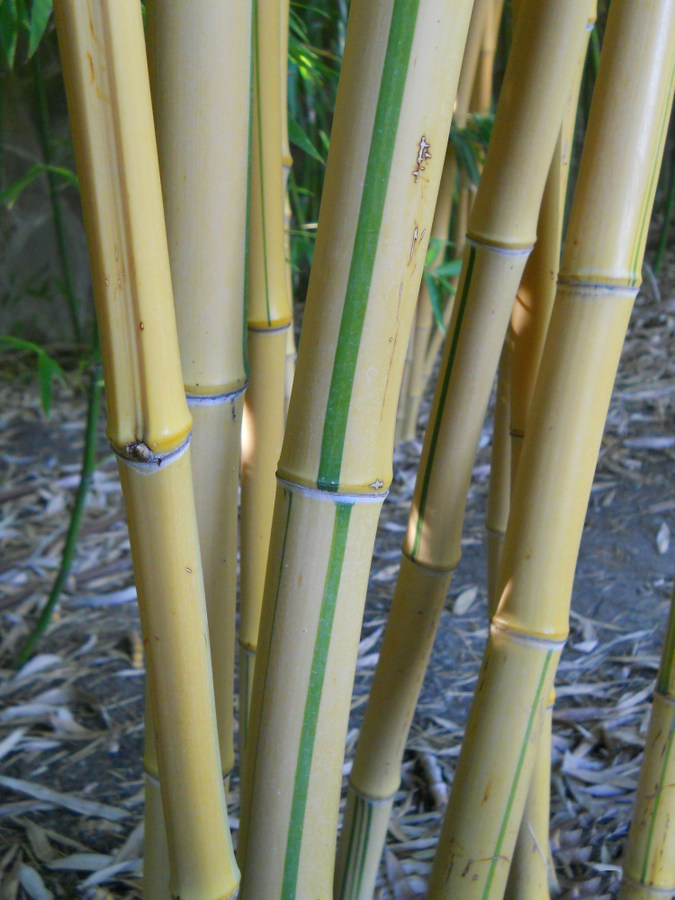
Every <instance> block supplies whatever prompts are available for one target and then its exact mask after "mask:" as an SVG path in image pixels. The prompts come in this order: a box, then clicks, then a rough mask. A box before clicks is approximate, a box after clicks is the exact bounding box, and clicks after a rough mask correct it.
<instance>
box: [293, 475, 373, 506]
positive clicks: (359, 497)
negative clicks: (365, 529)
mask: <svg viewBox="0 0 675 900" xmlns="http://www.w3.org/2000/svg"><path fill="white" fill-rule="evenodd" d="M277 481H278V482H279V484H281V485H283V486H284V487H285V488H288V490H290V491H294V492H295V493H296V494H307V495H308V496H310V497H315V498H316V499H317V500H327V501H329V502H331V503H348V504H354V503H382V502H383V501H384V500H385V498H386V496H387V494H388V493H389V488H385V486H384V482H383V481H374V482H373V483H372V484H369V485H368V487H369V488H373V489H374V490H377V491H379V493H377V494H370V493H366V492H365V491H364V492H363V493H357V492H356V491H352V492H349V491H338V490H335V489H332V486H331V488H329V487H323V486H322V485H320V484H319V485H314V486H311V487H310V486H309V485H306V484H300V483H298V482H297V481H290V480H289V479H287V478H284V476H283V475H281V474H280V473H279V472H277ZM383 488H384V490H383Z"/></svg>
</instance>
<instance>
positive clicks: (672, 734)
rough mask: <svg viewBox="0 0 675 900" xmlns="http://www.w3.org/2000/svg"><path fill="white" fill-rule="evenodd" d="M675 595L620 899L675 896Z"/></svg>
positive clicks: (674, 596) (657, 682)
mask: <svg viewBox="0 0 675 900" xmlns="http://www.w3.org/2000/svg"><path fill="white" fill-rule="evenodd" d="M673 785H675V591H674V592H673V599H672V600H671V604H670V615H669V618H668V626H667V628H666V639H665V642H664V645H663V653H662V654H661V665H660V667H659V674H658V677H657V679H656V688H655V690H654V701H653V707H652V715H651V719H650V721H649V729H648V731H647V737H646V739H645V754H644V758H643V761H642V766H641V768H640V780H639V782H638V788H637V795H636V799H635V809H634V811H633V818H632V821H631V827H630V832H629V834H628V845H627V848H626V855H625V863H624V866H623V879H622V881H621V887H620V889H619V894H618V898H619V900H651V898H654V897H663V896H665V895H672V894H673V893H675V830H674V829H673V822H674V821H675V792H674V791H673Z"/></svg>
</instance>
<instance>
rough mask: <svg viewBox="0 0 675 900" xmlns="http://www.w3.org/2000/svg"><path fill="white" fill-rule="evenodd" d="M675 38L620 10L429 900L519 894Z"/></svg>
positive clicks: (645, 8)
mask: <svg viewBox="0 0 675 900" xmlns="http://www.w3.org/2000/svg"><path fill="white" fill-rule="evenodd" d="M674 41H675V6H673V4H672V2H668V0H650V2H648V3H643V4H640V5H639V7H638V6H637V5H636V4H634V3H632V2H630V0H615V2H614V3H613V4H612V7H611V10H610V14H609V19H608V23H607V31H606V33H605V49H604V51H603V56H602V61H601V66H600V73H599V77H598V82H597V85H596V88H595V95H594V98H593V106H592V109H591V116H590V121H589V128H588V133H587V136H586V143H585V146H584V153H583V157H582V161H581V169H580V173H579V180H578V183H577V190H576V194H575V200H574V203H573V207H572V213H571V218H570V224H569V226H568V234H567V238H566V241H565V250H564V252H563V258H562V263H561V274H560V279H559V286H558V292H557V297H556V301H555V304H554V309H553V314H552V317H551V323H550V326H549V334H548V337H547V341H546V347H545V351H544V355H543V360H542V365H541V369H540V373H539V378H538V380H537V387H536V389H535V395H534V399H533V403H532V409H531V412H530V420H529V426H528V431H527V434H526V436H525V440H524V443H523V449H522V453H521V460H520V464H519V467H518V475H517V478H516V483H515V485H514V492H513V501H512V508H511V515H510V517H509V525H508V529H507V534H506V541H505V545H504V554H503V559H502V567H501V571H500V584H501V591H500V594H501V596H500V602H499V606H498V610H497V613H496V615H495V617H494V619H493V624H492V628H491V634H490V637H489V641H488V647H487V649H486V654H485V657H484V663H483V668H482V670H481V675H480V677H479V683H478V688H477V691H476V694H475V697H474V703H473V706H472V709H471V713H470V716H469V721H468V724H467V731H466V737H465V741H464V744H463V747H462V752H461V753H460V757H459V761H458V766H457V771H456V774H455V780H454V783H453V788H452V792H451V795H450V800H449V804H448V809H447V812H446V816H445V821H444V825H443V831H442V835H441V840H440V843H439V850H438V852H437V855H436V860H435V862H434V867H433V869H432V874H431V880H430V885H429V893H428V896H429V898H430V900H439V898H446V897H450V896H452V897H453V898H461V900H464V898H466V897H470V898H474V897H476V898H478V897H480V898H486V897H488V896H494V897H499V896H501V895H502V893H503V890H504V886H505V882H506V877H507V874H508V870H509V866H510V862H511V857H512V853H513V847H514V844H515V840H516V835H517V832H518V828H519V825H520V821H521V818H522V811H523V808H524V805H525V799H526V794H527V790H528V786H529V783H530V776H531V772H532V767H533V761H534V750H535V748H536V746H537V740H536V738H537V735H538V734H539V732H540V730H541V721H542V717H543V714H544V710H545V707H546V705H547V703H548V698H549V695H550V691H551V686H552V682H553V676H554V671H555V667H556V664H557V660H558V658H559V655H560V652H561V649H562V646H563V643H564V640H565V638H566V635H567V631H568V617H569V599H570V594H571V587H572V581H573V577H574V567H575V562H576V556H577V553H578V547H579V541H580V537H581V532H582V529H583V523H584V517H585V511H586V506H587V503H588V497H589V493H590V487H591V483H592V478H593V472H594V468H595V462H596V458H597V451H598V448H599V446H600V440H601V436H602V431H603V426H604V418H605V415H606V412H607V407H608V405H609V399H610V395H611V390H612V385H613V381H614V376H615V373H616V367H617V365H618V360H619V356H620V351H621V344H622V341H623V337H624V334H625V329H626V325H627V322H628V318H629V315H630V311H631V308H632V304H633V300H634V297H635V294H636V292H637V285H638V283H639V279H640V274H639V273H640V266H641V262H642V258H643V254H644V246H645V241H646V234H647V224H648V221H649V215H650V212H651V207H652V203H653V196H654V190H655V183H656V173H657V171H658V166H659V163H660V158H661V154H662V152H663V143H664V139H665V130H666V123H667V121H668V116H669V112H670V107H671V104H672V91H673V83H674V81H675V67H674V62H675V52H674V49H675V46H674V43H673V42H674ZM647 48H649V50H648V51H647ZM542 597H545V598H546V603H542ZM505 709H508V710H509V713H508V715H504V710H505ZM495 746H498V747H499V748H500V753H499V758H498V760H497V759H495V758H494V750H493V748H494V747H495ZM467 876H469V877H467Z"/></svg>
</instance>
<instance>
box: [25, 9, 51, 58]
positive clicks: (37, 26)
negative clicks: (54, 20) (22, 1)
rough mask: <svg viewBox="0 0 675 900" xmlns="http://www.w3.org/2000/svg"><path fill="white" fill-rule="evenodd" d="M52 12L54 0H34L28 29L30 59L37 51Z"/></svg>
mask: <svg viewBox="0 0 675 900" xmlns="http://www.w3.org/2000/svg"><path fill="white" fill-rule="evenodd" d="M51 14H52V0H33V8H32V9H31V14H30V27H29V29H28V59H30V58H31V56H32V55H33V54H34V53H35V51H36V50H37V48H38V46H39V45H40V41H41V40H42V37H43V35H44V33H45V31H46V29H47V24H48V23H49V17H50V16H51Z"/></svg>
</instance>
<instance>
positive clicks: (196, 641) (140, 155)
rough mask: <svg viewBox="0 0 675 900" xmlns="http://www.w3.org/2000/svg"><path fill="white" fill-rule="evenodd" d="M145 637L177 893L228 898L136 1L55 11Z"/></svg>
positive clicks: (232, 869)
mask: <svg viewBox="0 0 675 900" xmlns="http://www.w3.org/2000/svg"><path fill="white" fill-rule="evenodd" d="M54 10H55V14H56V22H57V30H58V36H59V43H60V48H61V58H62V63H63V70H64V77H65V83H66V92H67V97H68V105H69V110H70V114H71V122H72V131H73V140H74V144H75V151H76V158H77V168H78V175H79V179H80V185H81V189H82V205H83V211H84V217H85V225H86V228H87V236H88V241H89V247H90V256H91V266H92V279H93V284H94V294H95V298H96V304H97V314H98V320H99V331H100V334H101V346H102V352H103V360H104V371H105V380H106V387H107V401H108V432H107V433H108V437H109V439H110V442H111V444H112V446H113V449H114V450H115V452H116V453H117V456H118V460H119V469H120V479H121V482H122V489H123V492H124V498H125V503H126V507H127V513H128V517H129V535H130V542H131V550H132V557H133V561H134V569H135V573H136V581H137V588H138V596H139V607H140V613H141V624H142V628H143V639H144V645H145V653H146V668H147V678H148V685H149V692H150V697H151V702H152V714H153V720H154V723H155V726H154V727H155V737H156V741H157V762H158V770H159V776H160V780H161V785H162V788H161V791H162V804H163V808H164V815H165V819H166V825H167V839H168V846H169V859H170V869H171V871H170V881H169V884H170V891H171V893H172V894H173V895H174V896H180V897H182V898H184V900H185V898H187V900H193V898H194V900H202V898H203V900H212V898H213V897H230V896H232V895H233V893H234V892H235V891H236V887H237V881H238V872H237V868H236V864H235V862H234V858H233V855H232V847H231V843H230V837H229V830H228V826H227V814H226V808H225V794H224V790H223V785H222V780H221V772H220V760H219V754H218V736H217V731H216V722H215V704H214V696H213V681H212V677H211V669H210V659H209V650H208V647H209V641H208V632H207V624H206V609H205V602H204V588H203V579H202V571H201V562H200V555H199V544H198V537H197V525H196V515H195V508H194V499H193V492H192V478H191V467H190V452H189V436H190V425H191V421H190V415H189V412H188V409H187V405H186V403H185V396H184V393H183V386H182V381H181V371H180V358H179V351H178V341H177V335H176V327H175V319H174V316H173V312H172V292H171V278H170V270H169V259H168V250H167V243H166V232H165V228H164V214H163V209H162V195H161V188H160V181H159V167H158V162H157V156H156V151H155V135H154V128H153V121H152V108H151V102H150V90H149V82H148V72H147V64H146V58H145V42H144V35H143V23H142V19H141V10H140V5H139V4H138V3H137V2H135V0H115V2H114V3H113V2H110V0H108V2H105V0H101V2H98V3H90V4H83V3H80V2H76V0H57V2H56V3H55V4H54Z"/></svg>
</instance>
